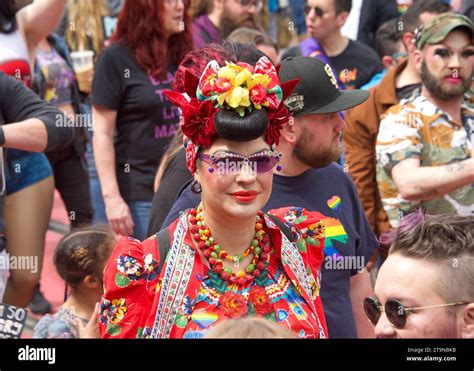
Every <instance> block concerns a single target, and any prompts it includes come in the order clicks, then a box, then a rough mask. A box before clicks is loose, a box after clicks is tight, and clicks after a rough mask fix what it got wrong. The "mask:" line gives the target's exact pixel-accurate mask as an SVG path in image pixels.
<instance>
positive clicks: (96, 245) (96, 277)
mask: <svg viewBox="0 0 474 371" xmlns="http://www.w3.org/2000/svg"><path fill="white" fill-rule="evenodd" d="M116 243H117V241H116V239H115V236H114V234H113V233H112V232H111V231H109V230H108V229H105V228H91V227H88V228H82V229H78V230H75V231H73V232H71V233H69V234H67V235H66V236H64V237H63V238H62V239H61V241H59V244H58V246H57V247H56V251H55V252H54V265H55V267H56V270H57V271H58V273H59V275H60V276H61V278H62V279H63V280H64V281H65V282H66V291H67V288H68V287H70V289H71V293H70V296H69V297H68V298H67V300H66V301H65V302H64V304H63V305H62V306H61V307H60V309H59V311H58V312H57V313H56V314H54V315H52V316H51V315H49V314H48V315H46V316H44V317H43V318H42V319H41V320H40V321H39V322H38V324H37V325H36V327H35V332H34V335H33V337H34V338H47V339H52V338H80V337H94V334H95V332H97V315H98V304H97V302H98V301H99V299H100V297H101V295H102V293H103V279H102V271H103V269H104V266H105V263H106V262H107V260H108V258H109V256H110V253H111V252H112V249H113V247H114V246H115V244H116ZM89 319H90V320H89Z"/></svg>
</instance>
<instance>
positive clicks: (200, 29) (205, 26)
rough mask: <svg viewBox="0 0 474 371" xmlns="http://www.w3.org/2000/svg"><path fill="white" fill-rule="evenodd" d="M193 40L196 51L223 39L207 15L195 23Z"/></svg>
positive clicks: (197, 19) (200, 17)
mask: <svg viewBox="0 0 474 371" xmlns="http://www.w3.org/2000/svg"><path fill="white" fill-rule="evenodd" d="M193 38H194V47H195V48H196V49H200V48H202V47H203V46H204V45H206V44H209V43H212V42H214V41H219V40H221V39H222V38H221V33H220V30H219V29H218V28H217V27H216V26H215V25H214V23H212V22H211V20H210V19H209V17H208V16H207V14H203V15H201V16H199V17H197V18H196V19H195V20H194V21H193Z"/></svg>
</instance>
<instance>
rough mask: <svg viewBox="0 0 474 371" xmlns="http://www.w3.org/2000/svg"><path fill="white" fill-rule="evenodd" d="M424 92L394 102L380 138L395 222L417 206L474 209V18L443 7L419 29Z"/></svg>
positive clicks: (382, 175) (382, 173)
mask: <svg viewBox="0 0 474 371" xmlns="http://www.w3.org/2000/svg"><path fill="white" fill-rule="evenodd" d="M416 47H417V49H418V50H417V51H416V54H415V56H414V58H415V66H416V68H417V70H418V71H419V73H420V75H421V80H422V88H421V91H420V92H415V93H414V95H413V96H412V97H411V98H410V99H408V100H405V101H402V102H401V103H400V104H398V105H395V106H393V107H392V108H390V109H389V110H388V111H387V113H386V114H385V115H384V116H383V119H382V122H381V124H380V131H379V134H378V137H377V145H376V152H377V184H378V187H379V191H380V195H381V198H382V203H383V205H384V208H385V211H386V212H387V215H388V217H389V220H390V223H391V225H392V226H393V227H397V226H398V225H399V220H400V219H401V218H402V217H403V216H404V215H406V214H408V213H410V212H412V211H413V210H414V209H417V208H420V207H421V208H423V209H425V211H426V212H427V213H428V214H442V213H454V214H459V215H474V158H473V157H472V142H473V139H474V105H473V101H472V94H466V95H465V93H467V92H468V90H469V88H470V86H471V82H472V77H473V61H474V57H473V56H474V47H473V23H472V21H471V20H470V19H469V18H467V17H465V16H462V15H457V14H453V13H444V14H441V15H439V16H438V17H436V18H435V19H433V20H432V21H431V22H430V23H428V24H427V25H426V26H425V27H423V29H421V30H420V31H419V32H418V33H417V35H416Z"/></svg>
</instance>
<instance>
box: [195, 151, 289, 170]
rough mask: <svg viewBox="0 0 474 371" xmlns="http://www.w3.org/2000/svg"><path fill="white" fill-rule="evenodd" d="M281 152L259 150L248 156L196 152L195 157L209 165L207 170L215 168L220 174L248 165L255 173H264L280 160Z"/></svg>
mask: <svg viewBox="0 0 474 371" xmlns="http://www.w3.org/2000/svg"><path fill="white" fill-rule="evenodd" d="M281 156H282V154H281V153H279V152H275V151H261V152H257V153H254V154H253V155H250V156H241V155H238V154H236V153H229V152H216V153H213V154H211V155H208V154H205V153H198V155H197V158H199V159H201V160H202V161H204V162H205V163H206V164H209V165H211V168H209V172H211V173H212V172H213V171H214V170H217V171H218V172H219V173H221V174H235V173H237V172H239V171H241V170H242V167H244V166H248V167H249V168H250V169H251V170H253V171H254V172H257V173H266V172H269V171H270V170H272V169H273V168H274V167H275V166H276V165H277V164H278V161H279V160H280V158H281Z"/></svg>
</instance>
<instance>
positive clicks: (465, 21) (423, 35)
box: [415, 13, 473, 50]
mask: <svg viewBox="0 0 474 371" xmlns="http://www.w3.org/2000/svg"><path fill="white" fill-rule="evenodd" d="M458 27H463V28H465V29H466V30H468V31H469V32H470V33H471V40H472V34H473V23H472V21H471V20H470V19H469V18H468V17H466V16H464V15H461V14H455V13H443V14H440V15H439V16H437V17H436V18H435V19H433V20H432V21H431V22H429V23H428V24H426V25H425V26H423V27H422V28H420V29H419V30H417V31H415V40H416V47H417V49H420V50H421V49H423V47H424V46H425V44H438V43H441V42H442V41H443V40H444V39H445V38H446V37H447V36H448V34H449V33H450V32H451V31H452V30H454V29H455V28H458Z"/></svg>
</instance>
